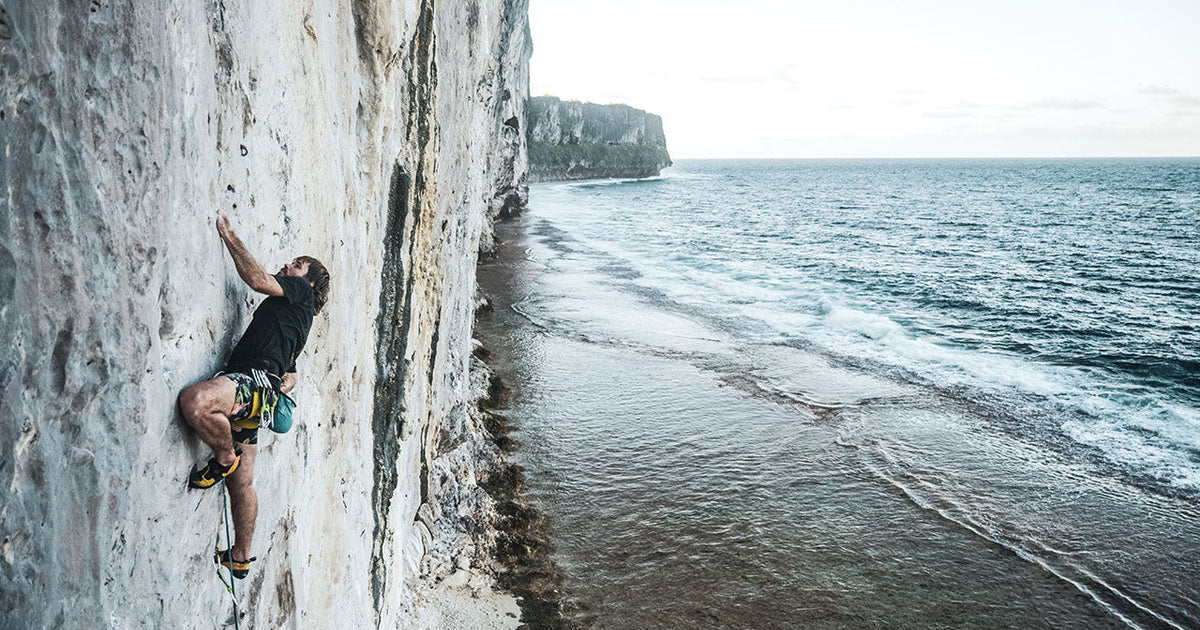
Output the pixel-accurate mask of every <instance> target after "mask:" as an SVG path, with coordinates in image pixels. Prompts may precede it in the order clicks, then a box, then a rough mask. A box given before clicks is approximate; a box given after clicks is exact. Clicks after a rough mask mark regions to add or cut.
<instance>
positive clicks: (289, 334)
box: [225, 276, 314, 376]
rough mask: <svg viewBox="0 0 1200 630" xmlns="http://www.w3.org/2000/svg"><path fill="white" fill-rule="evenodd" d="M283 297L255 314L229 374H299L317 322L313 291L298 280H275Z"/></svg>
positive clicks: (261, 306) (266, 303) (233, 355)
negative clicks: (253, 370)
mask: <svg viewBox="0 0 1200 630" xmlns="http://www.w3.org/2000/svg"><path fill="white" fill-rule="evenodd" d="M275 279H276V280H278V281H279V286H280V287H282V288H283V297H275V296H270V297H268V298H267V299H265V300H263V303H262V304H259V305H258V308H257V309H255V310H254V319H253V320H251V321H250V325H249V326H247V327H246V332H245V333H243V334H242V338H241V340H240V341H238V343H237V345H236V346H234V348H233V352H232V353H230V355H229V362H228V363H226V365H225V371H226V372H245V371H249V370H250V369H251V368H257V369H260V370H266V371H267V372H270V373H271V374H275V375H277V376H282V375H283V374H284V372H295V371H296V355H298V354H300V351H301V350H303V349H304V343H305V342H306V341H308V330H309V328H311V327H312V320H313V304H314V302H313V290H312V286H311V285H309V284H308V280H306V279H304V278H301V277H298V276H275Z"/></svg>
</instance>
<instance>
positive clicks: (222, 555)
mask: <svg viewBox="0 0 1200 630" xmlns="http://www.w3.org/2000/svg"><path fill="white" fill-rule="evenodd" d="M255 560H258V558H250V559H249V560H247V561H245V562H238V561H237V560H234V559H233V554H232V553H231V552H230V550H228V549H221V548H219V547H218V548H217V552H216V553H215V554H213V562H215V563H217V564H219V565H221V566H223V567H225V568H226V569H229V572H230V573H231V574H233V577H235V578H237V579H239V580H244V579H246V576H247V575H250V563H251V562H254V561H255Z"/></svg>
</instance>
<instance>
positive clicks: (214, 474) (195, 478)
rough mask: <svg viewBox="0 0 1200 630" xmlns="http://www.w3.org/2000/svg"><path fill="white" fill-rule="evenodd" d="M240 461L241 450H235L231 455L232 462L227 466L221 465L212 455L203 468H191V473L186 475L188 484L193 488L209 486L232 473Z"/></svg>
mask: <svg viewBox="0 0 1200 630" xmlns="http://www.w3.org/2000/svg"><path fill="white" fill-rule="evenodd" d="M240 463H242V452H241V451H237V453H236V454H235V455H234V457H233V463H232V464H230V465H228V466H222V465H221V463H220V462H218V461H217V458H216V457H213V458H212V459H210V460H208V463H207V464H205V465H204V468H201V469H200V470H193V471H192V474H190V475H188V485H189V486H191V487H193V488H210V487H212V485H213V484H215V483H217V482H218V481H220V480H222V479H224V478H226V477H228V476H229V475H231V474H233V471H235V470H237V467H238V464H240Z"/></svg>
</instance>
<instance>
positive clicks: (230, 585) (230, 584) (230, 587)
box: [217, 478, 241, 630]
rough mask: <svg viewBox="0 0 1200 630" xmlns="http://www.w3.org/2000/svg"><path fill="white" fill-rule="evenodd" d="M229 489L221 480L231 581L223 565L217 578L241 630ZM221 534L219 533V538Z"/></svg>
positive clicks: (218, 567) (236, 628) (218, 569)
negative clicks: (234, 577) (226, 575)
mask: <svg viewBox="0 0 1200 630" xmlns="http://www.w3.org/2000/svg"><path fill="white" fill-rule="evenodd" d="M228 496H229V488H227V487H226V485H225V479H224V478H222V479H221V517H222V518H223V519H224V520H225V543H226V544H227V545H228V546H229V580H228V581H226V580H225V574H223V573H221V567H222V565H220V564H218V565H217V577H219V578H221V582H223V583H224V584H225V590H227V591H229V595H230V596H231V597H232V599H233V628H234V630H241V627H240V624H239V622H238V601H237V587H236V586H234V583H235V581H236V580H234V579H233V538H231V537H230V536H229V499H228V498H227V497H228ZM220 535H221V534H220V533H218V534H217V536H218V537H219V536H220ZM220 551H221V546H220V541H218V544H217V553H220Z"/></svg>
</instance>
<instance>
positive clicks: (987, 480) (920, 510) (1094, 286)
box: [481, 159, 1200, 628]
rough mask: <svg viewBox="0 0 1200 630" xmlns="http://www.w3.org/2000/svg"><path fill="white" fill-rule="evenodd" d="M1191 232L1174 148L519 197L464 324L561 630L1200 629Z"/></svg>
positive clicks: (712, 163) (742, 174)
mask: <svg viewBox="0 0 1200 630" xmlns="http://www.w3.org/2000/svg"><path fill="white" fill-rule="evenodd" d="M1197 226H1200V160H1195V159H1137V160H1116V159H1114V160H1068V159H1063V160H798V161H775V160H772V161H716V160H705V161H680V162H678V163H677V164H676V166H674V167H672V168H671V169H668V170H667V171H665V172H664V174H663V175H662V176H661V177H657V178H650V179H643V180H613V181H594V182H570V183H551V184H539V185H535V186H533V187H532V189H531V194H530V209H529V211H528V212H527V214H526V215H525V216H524V217H523V218H521V219H520V220H518V221H517V222H514V223H511V224H505V225H504V226H502V228H501V232H500V236H501V239H502V240H503V241H504V245H503V246H502V247H501V258H502V259H503V260H502V264H504V265H507V266H508V268H507V269H506V270H504V271H503V272H500V271H497V270H495V269H493V270H492V271H487V270H486V269H485V270H484V272H483V275H481V283H482V284H483V287H484V289H485V291H487V292H488V293H489V294H492V295H493V296H494V298H495V300H496V303H497V305H498V306H499V307H500V308H498V309H497V310H496V312H495V314H494V315H493V316H492V318H491V319H490V320H489V321H485V322H482V323H481V330H482V332H483V333H484V335H485V339H487V340H488V343H489V345H490V346H493V347H494V350H495V352H496V354H497V356H498V362H499V364H500V370H501V372H502V373H504V374H505V378H506V380H508V381H509V382H510V383H511V385H512V388H513V395H512V397H511V400H510V402H509V405H508V408H507V409H506V410H504V415H505V416H506V417H507V418H508V422H509V423H510V425H511V426H512V427H513V428H514V429H515V432H514V434H513V436H514V437H515V438H516V439H517V440H518V441H519V443H520V447H519V448H518V449H517V451H516V452H515V453H514V454H513V456H512V457H513V459H514V460H515V461H516V462H517V463H519V464H520V465H521V466H522V467H523V468H524V470H525V475H526V478H527V481H528V486H529V493H530V499H531V501H532V502H533V503H534V504H535V505H536V506H537V507H538V508H539V509H540V510H542V511H543V512H544V513H545V515H546V517H547V522H548V523H549V530H550V534H551V541H552V543H553V547H554V552H553V554H552V555H553V559H554V561H555V562H556V563H557V564H558V566H559V567H561V569H562V571H563V573H564V575H565V576H566V578H565V582H564V589H563V590H564V593H563V605H564V610H565V611H566V616H567V621H568V622H569V624H577V625H580V626H587V627H598V628H850V627H853V628H860V627H879V628H993V627H996V628H999V627H1012V628H1105V627H1116V628H1125V627H1132V628H1158V627H1164V628H1195V627H1200V578H1196V577H1194V576H1193V573H1194V570H1195V567H1196V566H1198V561H1200V519H1197V516H1200V509H1198V508H1200V228H1198V227H1197ZM497 264H500V263H497ZM485 267H487V265H486V264H485ZM489 274H490V276H489Z"/></svg>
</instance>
